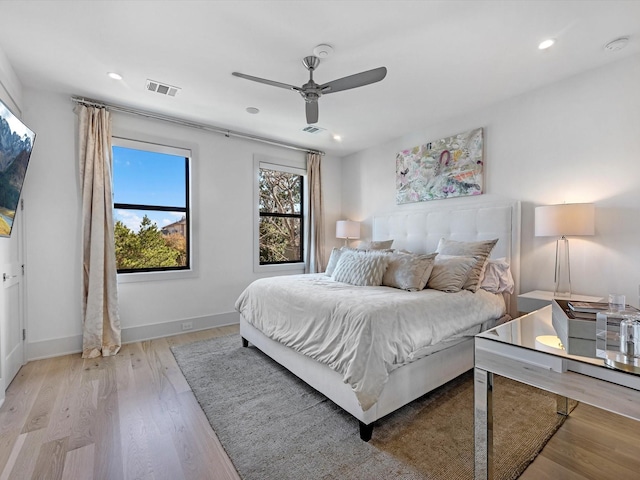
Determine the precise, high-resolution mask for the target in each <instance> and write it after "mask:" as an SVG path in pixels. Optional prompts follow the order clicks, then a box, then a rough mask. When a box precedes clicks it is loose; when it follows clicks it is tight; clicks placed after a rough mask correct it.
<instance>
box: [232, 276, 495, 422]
mask: <svg viewBox="0 0 640 480" xmlns="http://www.w3.org/2000/svg"><path fill="white" fill-rule="evenodd" d="M236 310H237V311H238V312H240V314H241V315H242V316H243V317H244V319H245V320H246V321H247V322H248V323H250V324H251V325H253V326H254V327H256V328H257V329H258V330H260V331H262V332H263V333H264V334H265V335H266V336H268V337H269V338H271V339H273V340H277V341H278V342H280V343H283V344H284V345H287V346H288V347H291V348H293V349H295V350H296V351H298V352H300V353H303V354H305V355H308V356H310V357H312V358H314V359H315V360H317V361H319V362H322V363H324V364H326V365H328V366H329V367H330V368H332V369H333V370H335V371H337V372H339V373H340V374H342V376H343V379H344V382H345V383H348V384H349V385H351V387H352V388H353V390H354V392H355V394H356V396H357V398H358V401H359V402H360V405H361V407H362V409H363V410H364V411H366V410H368V409H369V408H371V406H373V405H374V404H375V403H376V401H377V399H378V396H379V395H380V393H381V391H382V389H383V387H384V384H385V383H386V381H387V378H388V376H389V372H391V371H392V370H393V369H394V368H397V367H398V366H399V365H402V364H404V363H407V362H411V361H413V360H414V359H416V358H417V356H418V355H419V352H420V350H424V348H425V347H428V346H431V345H435V344H437V343H438V342H440V341H442V340H445V339H448V338H450V337H452V336H455V335H456V334H459V333H461V332H464V331H465V330H468V329H469V328H470V327H472V326H474V325H477V324H480V323H483V322H485V321H487V320H490V319H498V318H500V317H501V316H502V315H503V314H504V313H505V305H504V301H503V299H502V297H501V296H500V295H494V294H491V293H488V292H485V291H484V290H478V292H477V293H475V294H474V293H471V292H468V291H463V292H459V293H443V292H440V291H437V290H429V289H427V290H422V291H419V292H406V291H404V290H399V289H396V288H390V287H357V286H353V285H348V284H346V283H340V282H336V281H334V280H332V279H331V277H328V276H326V275H324V274H311V275H290V276H282V277H272V278H264V279H260V280H256V281H254V282H253V283H252V284H251V285H249V286H248V287H247V289H246V290H245V291H244V292H243V293H242V294H241V295H240V297H239V298H238V300H237V302H236Z"/></svg>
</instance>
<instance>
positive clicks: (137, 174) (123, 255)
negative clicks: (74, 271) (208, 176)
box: [113, 139, 190, 273]
mask: <svg viewBox="0 0 640 480" xmlns="http://www.w3.org/2000/svg"><path fill="white" fill-rule="evenodd" d="M123 145H126V146H123ZM131 147H135V148H131ZM167 152H168V153H167ZM180 153H183V154H182V155H180ZM188 182H189V155H188V152H187V151H185V150H181V149H173V148H172V147H164V146H159V145H153V144H147V143H144V142H134V141H131V140H127V141H124V140H120V141H117V140H115V139H114V147H113V193H114V220H115V247H116V265H117V268H118V273H134V272H155V271H167V270H185V269H189V268H190V251H189V230H190V229H189V208H188V205H189V196H188V192H189V183H188Z"/></svg>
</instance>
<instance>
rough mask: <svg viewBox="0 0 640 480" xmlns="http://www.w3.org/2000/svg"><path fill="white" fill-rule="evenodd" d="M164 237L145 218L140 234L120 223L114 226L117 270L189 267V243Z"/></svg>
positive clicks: (153, 224) (145, 217)
mask: <svg viewBox="0 0 640 480" xmlns="http://www.w3.org/2000/svg"><path fill="white" fill-rule="evenodd" d="M174 236H175V234H174V235H169V236H166V237H165V236H164V235H163V234H162V232H161V231H160V230H159V229H158V227H157V225H156V224H155V223H153V222H152V221H151V220H150V219H149V217H147V216H146V215H145V216H144V218H143V219H142V222H141V224H140V230H139V231H138V233H135V232H133V231H132V230H131V229H129V228H128V227H127V226H125V225H124V224H123V223H122V222H121V221H119V220H118V221H116V224H115V243H116V265H117V267H118V270H129V269H141V268H163V267H179V266H184V265H185V264H186V241H185V240H184V237H182V236H181V235H179V236H180V237H182V239H183V243H182V245H180V242H179V241H178V240H177V239H175V238H171V237H174Z"/></svg>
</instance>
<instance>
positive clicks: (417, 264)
mask: <svg viewBox="0 0 640 480" xmlns="http://www.w3.org/2000/svg"><path fill="white" fill-rule="evenodd" d="M436 255H437V253H431V254H429V255H417V254H413V253H392V254H390V255H389V265H388V266H387V270H386V271H385V272H384V275H383V277H382V285H386V286H388V287H395V288H401V289H402V290H408V291H409V292H415V291H417V290H422V289H423V288H424V287H425V286H426V285H427V281H428V280H429V275H431V270H433V261H434V259H435V257H436Z"/></svg>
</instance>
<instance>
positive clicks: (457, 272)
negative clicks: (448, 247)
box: [427, 255, 476, 293]
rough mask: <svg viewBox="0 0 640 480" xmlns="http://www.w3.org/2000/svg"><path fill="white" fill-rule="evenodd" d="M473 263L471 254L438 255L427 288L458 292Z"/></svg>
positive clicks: (474, 261)
mask: <svg viewBox="0 0 640 480" xmlns="http://www.w3.org/2000/svg"><path fill="white" fill-rule="evenodd" d="M475 263H476V259H475V258H474V257H471V256H446V255H438V256H437V257H436V259H435V262H434V264H433V270H432V271H431V276H430V277H429V281H428V282H427V288H433V289H434V290H442V291H443V292H450V293H454V292H459V291H460V290H462V287H463V286H464V284H465V282H466V281H467V277H468V276H469V273H470V272H471V269H472V268H473V266H474V265H475Z"/></svg>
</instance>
